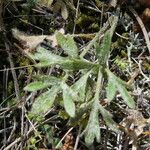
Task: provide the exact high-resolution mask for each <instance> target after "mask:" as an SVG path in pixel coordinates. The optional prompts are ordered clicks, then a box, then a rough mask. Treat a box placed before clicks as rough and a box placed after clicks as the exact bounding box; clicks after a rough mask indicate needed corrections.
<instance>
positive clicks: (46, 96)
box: [31, 86, 59, 115]
mask: <svg viewBox="0 0 150 150" xmlns="http://www.w3.org/2000/svg"><path fill="white" fill-rule="evenodd" d="M58 91H59V86H53V87H52V88H51V89H50V90H48V91H46V92H45V93H43V94H41V95H40V96H39V97H38V98H37V99H36V100H35V102H34V103H33V106H32V109H31V113H32V114H35V115H43V114H44V113H46V112H47V111H48V110H49V109H50V108H51V107H52V105H53V103H54V100H55V98H56V96H57V93H58Z"/></svg>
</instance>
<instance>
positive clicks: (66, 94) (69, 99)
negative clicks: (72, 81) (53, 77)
mask: <svg viewBox="0 0 150 150" xmlns="http://www.w3.org/2000/svg"><path fill="white" fill-rule="evenodd" d="M61 87H62V90H63V102H64V108H65V110H66V112H67V113H68V114H69V115H70V116H71V117H74V116H75V103H74V100H75V99H76V98H78V96H77V94H76V93H74V91H73V90H72V89H71V88H70V87H69V86H68V85H67V84H66V83H63V82H62V84H61Z"/></svg>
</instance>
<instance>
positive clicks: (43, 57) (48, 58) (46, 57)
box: [30, 47, 65, 65]
mask: <svg viewBox="0 0 150 150" xmlns="http://www.w3.org/2000/svg"><path fill="white" fill-rule="evenodd" d="M30 57H31V58H32V59H35V60H39V61H41V62H47V63H49V65H51V64H56V63H59V62H62V61H65V58H63V57H61V56H59V55H55V54H53V53H51V52H50V51H48V50H46V49H45V48H42V47H40V48H38V49H37V52H36V53H35V54H30Z"/></svg>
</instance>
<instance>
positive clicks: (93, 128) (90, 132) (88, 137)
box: [85, 103, 100, 146]
mask: <svg viewBox="0 0 150 150" xmlns="http://www.w3.org/2000/svg"><path fill="white" fill-rule="evenodd" d="M93 104H94V105H93V108H92V110H91V113H90V117H89V121H88V124H87V127H86V129H85V143H86V144H87V145H88V146H90V145H91V144H92V143H93V142H94V139H95V138H96V141H97V142H100V126H99V116H98V115H99V110H98V105H97V104H96V103H93Z"/></svg>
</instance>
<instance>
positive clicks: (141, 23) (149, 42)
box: [129, 7, 150, 53]
mask: <svg viewBox="0 0 150 150" xmlns="http://www.w3.org/2000/svg"><path fill="white" fill-rule="evenodd" d="M129 10H130V11H131V12H132V13H133V15H134V16H135V18H136V20H137V22H138V23H139V25H140V27H141V30H142V32H143V35H144V37H145V41H146V44H147V48H148V50H149V53H150V40H149V36H148V33H147V31H146V28H145V26H144V24H143V21H142V19H141V18H140V17H139V16H138V14H137V12H136V11H135V10H134V9H133V7H130V8H129Z"/></svg>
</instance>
